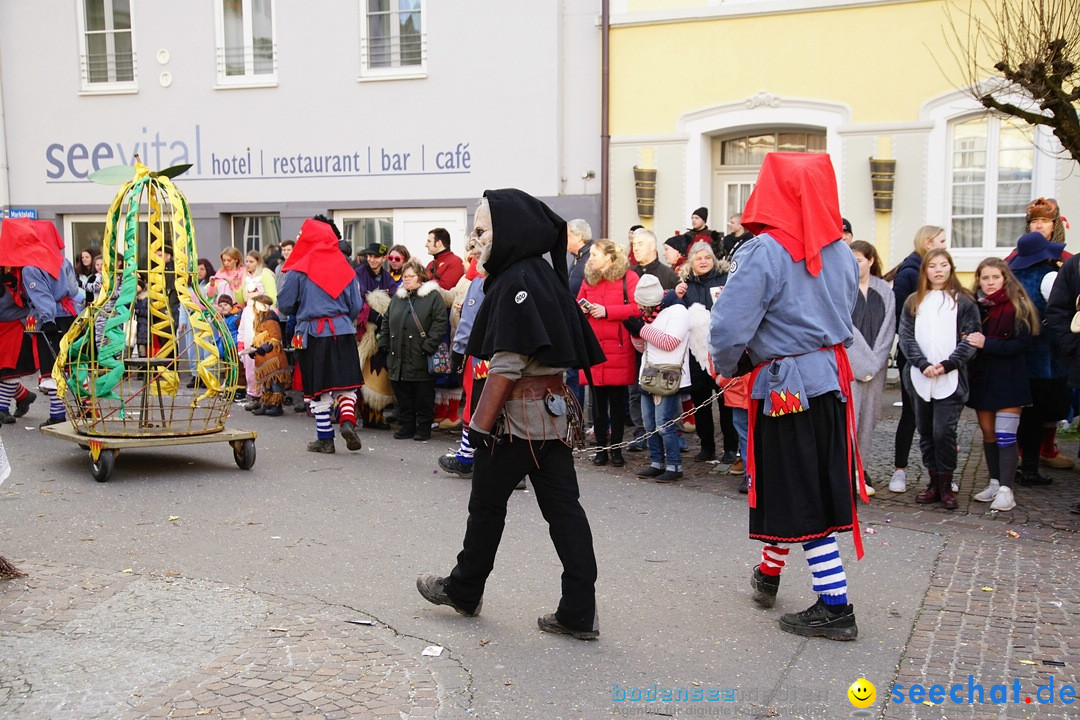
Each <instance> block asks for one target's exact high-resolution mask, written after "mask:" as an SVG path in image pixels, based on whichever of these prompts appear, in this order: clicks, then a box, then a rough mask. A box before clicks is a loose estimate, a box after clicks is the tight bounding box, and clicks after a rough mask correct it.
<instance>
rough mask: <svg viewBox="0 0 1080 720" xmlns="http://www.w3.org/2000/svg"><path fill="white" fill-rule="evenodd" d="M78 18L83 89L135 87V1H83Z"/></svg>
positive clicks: (97, 89)
mask: <svg viewBox="0 0 1080 720" xmlns="http://www.w3.org/2000/svg"><path fill="white" fill-rule="evenodd" d="M78 17H79V25H80V28H79V30H80V34H81V39H82V47H81V48H80V52H79V67H80V73H81V76H82V89H83V91H84V92H131V91H133V90H135V89H136V84H135V42H134V38H133V35H132V30H131V0H79V13H78Z"/></svg>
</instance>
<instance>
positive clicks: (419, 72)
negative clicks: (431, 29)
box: [360, 0, 427, 79]
mask: <svg viewBox="0 0 1080 720" xmlns="http://www.w3.org/2000/svg"><path fill="white" fill-rule="evenodd" d="M360 2H361V5H362V11H361V19H360V76H361V78H365V79H369V78H397V77H423V76H424V74H425V73H426V72H427V34H426V33H425V32H424V20H423V18H424V2H425V0H360Z"/></svg>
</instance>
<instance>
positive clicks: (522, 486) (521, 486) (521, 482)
mask: <svg viewBox="0 0 1080 720" xmlns="http://www.w3.org/2000/svg"><path fill="white" fill-rule="evenodd" d="M514 489H515V490H524V489H525V478H521V480H519V481H518V484H517V485H515V486H514Z"/></svg>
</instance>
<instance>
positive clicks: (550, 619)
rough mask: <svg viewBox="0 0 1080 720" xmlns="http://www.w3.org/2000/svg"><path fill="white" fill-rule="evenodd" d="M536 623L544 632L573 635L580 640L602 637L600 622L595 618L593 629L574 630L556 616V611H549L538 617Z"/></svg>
mask: <svg viewBox="0 0 1080 720" xmlns="http://www.w3.org/2000/svg"><path fill="white" fill-rule="evenodd" d="M536 625H537V626H538V627H539V628H540V629H541V630H543V631H544V632H549V633H555V634H556V635H573V636H574V637H576V638H577V639H578V640H595V639H597V638H598V637H600V624H599V623H598V622H597V621H596V620H595V619H594V620H593V629H592V630H574V629H573V628H568V627H566V626H565V625H563V624H562V623H561V622H559V621H558V619H557V618H556V617H555V613H548V614H547V615H542V616H540V617H538V618H536Z"/></svg>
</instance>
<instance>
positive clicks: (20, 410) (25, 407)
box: [15, 392, 37, 418]
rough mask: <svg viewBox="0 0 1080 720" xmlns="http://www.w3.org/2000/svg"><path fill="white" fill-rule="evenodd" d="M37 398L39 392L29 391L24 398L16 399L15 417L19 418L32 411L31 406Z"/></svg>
mask: <svg viewBox="0 0 1080 720" xmlns="http://www.w3.org/2000/svg"><path fill="white" fill-rule="evenodd" d="M35 400H37V393H32V392H27V393H26V397H24V398H23V399H22V400H16V401H15V417H17V418H19V417H22V416H23V415H25V414H26V413H28V412H30V406H31V405H33V404H34V401H35Z"/></svg>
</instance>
